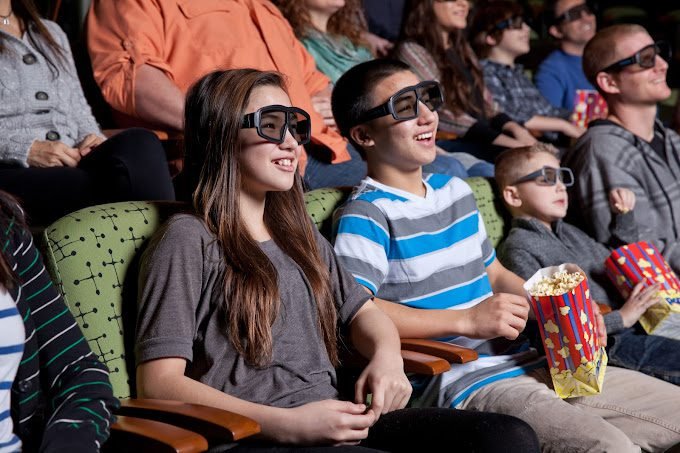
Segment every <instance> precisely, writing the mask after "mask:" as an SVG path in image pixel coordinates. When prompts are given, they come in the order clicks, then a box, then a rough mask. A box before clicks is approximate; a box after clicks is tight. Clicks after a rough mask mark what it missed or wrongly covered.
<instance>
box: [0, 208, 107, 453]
mask: <svg viewBox="0 0 680 453" xmlns="http://www.w3.org/2000/svg"><path fill="white" fill-rule="evenodd" d="M2 220H4V221H2ZM0 224H2V227H0V248H1V250H2V252H3V254H4V256H5V257H6V259H7V261H8V263H9V265H10V266H11V267H12V269H13V270H14V272H15V273H16V275H17V276H18V279H19V281H18V284H17V285H16V286H15V288H13V289H11V290H10V295H11V296H12V298H13V299H14V301H15V303H16V306H17V309H18V310H19V313H20V315H21V317H22V319H23V321H24V327H25V331H26V340H25V344H24V354H23V357H22V360H21V363H20V365H19V370H18V372H17V376H16V379H15V380H14V385H13V387H12V408H11V413H12V418H13V420H14V426H15V427H14V430H15V433H16V434H17V435H18V436H19V437H20V438H21V440H22V442H23V448H24V452H31V451H38V450H39V451H49V452H62V451H63V452H70V453H72V452H95V451H99V447H100V446H101V444H102V443H103V442H104V441H105V440H106V439H107V438H108V436H109V426H110V424H111V423H112V422H113V421H114V417H113V415H112V414H111V410H112V409H113V408H115V407H117V405H118V400H116V399H115V398H114V397H113V393H112V389H111V384H110V382H109V378H108V370H107V369H106V367H105V366H104V365H102V364H101V363H100V362H99V360H98V359H97V356H96V355H95V354H94V353H93V352H92V351H91V350H90V348H89V346H88V344H87V341H86V340H85V338H84V337H83V334H82V333H81V331H80V329H79V327H78V325H77V324H76V321H75V319H74V318H73V316H72V315H71V313H70V312H69V310H68V308H67V307H66V304H65V303H64V300H63V299H62V297H61V295H60V294H59V292H58V291H57V288H55V286H54V284H53V283H52V281H51V280H50V276H49V274H48V273H47V270H46V269H45V266H44V265H43V262H42V259H41V257H40V254H39V253H38V250H37V249H36V247H35V246H34V244H33V238H32V236H31V234H30V233H29V232H28V231H27V230H25V229H24V228H21V227H19V226H17V224H16V220H15V219H14V218H12V219H9V220H8V219H0Z"/></svg>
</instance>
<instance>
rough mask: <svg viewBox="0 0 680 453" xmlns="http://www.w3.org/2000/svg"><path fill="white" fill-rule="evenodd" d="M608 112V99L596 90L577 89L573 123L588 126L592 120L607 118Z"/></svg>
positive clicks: (572, 116) (572, 115) (572, 117)
mask: <svg viewBox="0 0 680 453" xmlns="http://www.w3.org/2000/svg"><path fill="white" fill-rule="evenodd" d="M608 112H609V108H608V107H607V101H605V100H604V98H603V97H602V95H601V94H600V93H598V92H597V91H596V90H576V94H575V95H574V110H573V113H572V114H571V120H572V123H574V124H575V125H577V126H581V127H586V126H588V123H590V122H591V121H594V120H597V119H600V118H606V117H607V113H608Z"/></svg>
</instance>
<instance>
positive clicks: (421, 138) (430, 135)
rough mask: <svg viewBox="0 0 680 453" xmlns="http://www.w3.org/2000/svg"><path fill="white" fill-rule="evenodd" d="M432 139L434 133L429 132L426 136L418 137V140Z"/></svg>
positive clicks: (419, 135)
mask: <svg viewBox="0 0 680 453" xmlns="http://www.w3.org/2000/svg"><path fill="white" fill-rule="evenodd" d="M430 138H432V132H427V133H425V134H418V135H416V140H427V139H430Z"/></svg>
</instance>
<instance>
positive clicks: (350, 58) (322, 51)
mask: <svg viewBox="0 0 680 453" xmlns="http://www.w3.org/2000/svg"><path fill="white" fill-rule="evenodd" d="M274 3H276V5H277V6H278V7H279V9H280V10H281V12H282V13H283V15H284V16H285V17H286V19H288V22H290V24H291V26H292V27H293V30H294V31H295V36H297V37H298V39H299V40H300V42H301V43H302V44H303V45H304V46H305V48H306V49H307V51H308V52H309V53H310V54H312V56H313V57H314V60H315V61H316V67H317V68H318V69H319V71H321V72H323V73H324V74H326V75H327V76H328V77H329V78H330V79H331V81H332V82H333V83H335V81H336V80H338V78H340V76H341V75H342V74H344V73H345V72H346V71H347V70H348V69H349V68H351V67H352V66H354V65H357V64H359V63H361V62H364V61H368V60H370V59H372V58H373V55H372V54H371V51H370V50H369V48H368V46H367V45H368V43H367V41H366V40H365V36H366V33H367V32H368V26H367V25H366V18H365V17H364V12H363V7H362V2H361V0H302V1H300V0H274Z"/></svg>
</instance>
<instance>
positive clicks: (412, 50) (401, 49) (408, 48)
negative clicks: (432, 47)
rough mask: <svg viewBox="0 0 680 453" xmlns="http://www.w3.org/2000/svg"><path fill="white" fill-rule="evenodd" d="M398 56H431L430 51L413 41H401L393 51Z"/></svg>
mask: <svg viewBox="0 0 680 453" xmlns="http://www.w3.org/2000/svg"><path fill="white" fill-rule="evenodd" d="M395 53H396V54H397V56H399V57H408V56H417V57H420V58H423V57H427V58H432V56H431V55H430V52H428V51H427V49H425V47H423V46H421V45H420V44H418V43H417V42H415V41H403V42H401V43H399V44H398V45H397V50H396V52H395Z"/></svg>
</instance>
